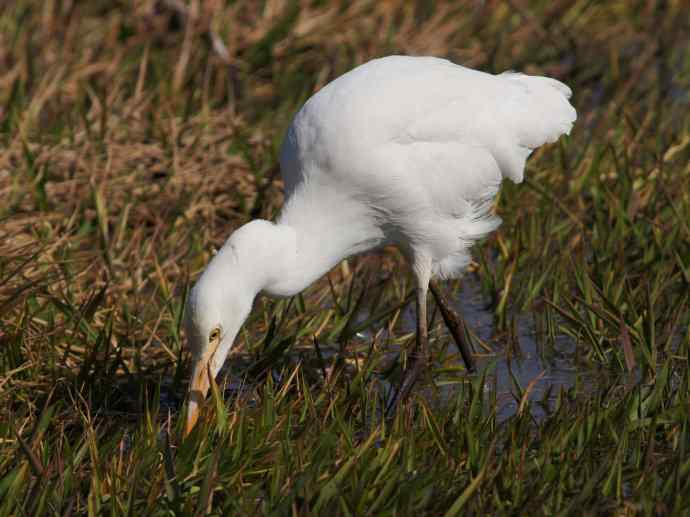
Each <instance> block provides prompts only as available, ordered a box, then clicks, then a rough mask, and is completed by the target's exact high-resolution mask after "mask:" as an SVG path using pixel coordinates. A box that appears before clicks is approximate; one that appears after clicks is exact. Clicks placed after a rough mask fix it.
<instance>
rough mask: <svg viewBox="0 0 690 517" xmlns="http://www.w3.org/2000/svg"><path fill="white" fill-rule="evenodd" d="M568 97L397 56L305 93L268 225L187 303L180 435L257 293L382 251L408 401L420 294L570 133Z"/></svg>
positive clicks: (423, 299) (448, 274)
mask: <svg viewBox="0 0 690 517" xmlns="http://www.w3.org/2000/svg"><path fill="white" fill-rule="evenodd" d="M570 95H571V91H570V89H569V88H568V87H567V86H566V85H565V84H563V83H561V82H559V81H556V80H554V79H550V78H548V77H536V76H529V75H524V74H520V73H514V72H504V73H502V74H499V75H492V74H488V73H484V72H479V71H476V70H471V69H469V68H465V67H463V66H459V65H456V64H454V63H452V62H450V61H447V60H444V59H438V58H434V57H406V56H390V57H385V58H381V59H375V60H373V61H369V62H368V63H365V64H363V65H361V66H358V67H356V68H355V69H353V70H351V71H350V72H348V73H346V74H344V75H343V76H341V77H339V78H337V79H335V80H334V81H333V82H331V83H330V84H328V85H326V86H324V87H323V88H322V89H321V90H320V91H318V92H317V93H316V94H314V95H313V96H312V97H311V98H310V99H309V100H308V101H307V102H306V103H305V104H304V106H303V107H302V108H301V109H300V110H299V112H298V113H297V114H296V115H295V117H294V119H293V120H292V123H291V124H290V127H289V129H288V131H287V134H286V136H285V140H284V142H283V145H282V148H281V151H280V166H281V171H282V176H283V179H284V183H285V204H284V207H283V209H282V212H281V213H280V216H279V217H278V219H277V221H276V222H270V221H266V220H254V221H251V222H249V223H247V224H245V225H244V226H242V227H240V228H239V229H237V230H236V231H235V232H234V233H233V234H232V235H231V236H230V237H229V238H228V240H227V241H226V243H225V244H224V245H223V247H222V248H221V249H220V251H219V252H218V253H217V254H216V255H215V256H214V257H213V259H212V260H211V262H210V263H209V264H208V266H207V267H206V269H205V271H204V272H203V274H202V275H201V277H200V278H199V280H198V282H197V283H196V285H195V286H194V288H193V289H192V290H191V291H190V294H189V297H188V300H187V307H186V321H187V336H188V342H189V346H190V350H191V354H192V360H193V374H192V379H191V382H190V400H189V406H188V414H187V432H189V431H190V430H191V428H192V427H193V426H194V424H195V422H196V419H197V416H198V411H199V405H200V403H201V402H202V401H203V399H204V398H205V396H206V393H207V391H208V388H209V382H210V378H211V377H215V376H216V375H217V373H218V371H219V370H220V368H221V366H222V365H223V362H224V361H225V358H226V357H227V355H228V352H229V350H230V348H231V347H232V345H233V342H234V340H235V337H236V335H237V333H238V332H239V329H240V327H241V326H242V324H243V323H244V321H245V319H246V318H247V316H248V315H249V313H250V310H251V308H252V303H253V300H254V298H255V297H256V296H257V294H258V293H260V292H261V293H265V294H267V295H269V296H273V297H289V296H294V295H296V294H297V293H299V292H301V291H302V290H304V289H305V288H306V287H308V286H309V285H310V284H311V283H313V282H314V281H315V280H317V279H318V278H319V277H321V276H322V275H324V274H325V273H326V272H328V271H329V270H330V269H331V268H333V267H334V266H335V265H336V264H338V263H339V262H340V261H342V260H343V259H345V258H347V257H349V256H351V255H355V254H359V253H363V252H366V251H368V250H372V249H374V248H378V247H380V246H384V245H396V246H397V247H398V248H399V249H400V250H401V251H402V252H403V254H404V255H405V257H406V258H407V259H408V261H409V264H410V266H411V268H412V271H413V273H414V277H415V279H416V286H415V287H416V310H417V340H416V343H415V345H414V351H413V354H412V360H413V364H414V365H415V366H414V367H413V368H409V370H413V371H414V374H413V375H412V376H411V379H407V378H406V381H405V382H404V383H403V389H409V386H411V383H413V382H414V378H415V377H416V374H417V373H418V372H419V370H420V369H421V368H422V367H420V365H422V364H425V363H426V361H427V357H428V350H427V348H428V345H427V292H428V289H429V284H430V281H431V280H432V279H433V278H441V279H445V278H453V277H458V276H459V275H461V274H462V272H463V269H464V268H465V267H466V266H467V264H468V262H469V260H470V254H469V248H470V246H471V245H472V243H473V242H474V241H476V240H477V239H479V238H480V237H482V236H483V235H486V234H487V233H488V232H490V231H492V230H494V229H495V228H496V227H497V226H498V225H499V223H500V219H499V218H498V217H496V216H495V215H493V214H492V213H491V206H492V201H493V199H494V196H495V194H496V191H497V189H498V187H499V184H500V183H501V180H502V179H503V178H504V177H507V178H509V179H511V180H512V181H514V182H516V183H519V182H521V181H522V177H523V171H524V167H525V160H526V159H527V157H528V156H529V154H530V153H531V152H532V150H534V149H535V148H537V147H539V146H541V145H542V144H545V143H547V142H554V141H556V140H557V139H558V138H559V137H560V136H561V135H562V134H567V133H569V132H570V129H571V127H572V125H573V123H574V122H575V119H576V113H575V110H574V109H573V107H572V106H571V105H570V103H569V102H568V98H569V97H570ZM432 287H433V286H432ZM434 290H435V289H434ZM434 294H437V293H436V292H435V293H434ZM406 377H407V376H406ZM406 385H407V387H406Z"/></svg>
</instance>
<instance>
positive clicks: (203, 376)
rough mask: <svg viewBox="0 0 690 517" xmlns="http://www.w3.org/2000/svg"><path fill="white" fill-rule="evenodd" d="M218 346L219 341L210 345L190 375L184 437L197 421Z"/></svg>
mask: <svg viewBox="0 0 690 517" xmlns="http://www.w3.org/2000/svg"><path fill="white" fill-rule="evenodd" d="M218 345H220V340H218V341H216V342H215V343H212V344H211V345H210V346H209V350H208V351H207V352H206V353H205V354H204V355H203V356H202V357H201V358H200V359H199V360H198V361H197V362H196V364H195V365H194V371H193V373H192V380H191V382H190V383H189V405H188V406H187V425H186V426H185V432H184V435H185V436H188V435H189V433H191V432H192V429H194V426H195V425H196V421H197V420H198V419H199V411H200V409H201V404H202V403H203V402H204V400H205V399H206V394H207V393H208V389H209V387H210V386H211V376H212V375H213V374H212V373H211V364H212V359H213V356H214V355H215V353H216V350H217V349H218Z"/></svg>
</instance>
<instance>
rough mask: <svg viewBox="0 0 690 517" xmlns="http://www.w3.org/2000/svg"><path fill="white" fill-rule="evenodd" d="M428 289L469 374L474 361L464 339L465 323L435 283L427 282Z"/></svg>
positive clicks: (473, 368)
mask: <svg viewBox="0 0 690 517" xmlns="http://www.w3.org/2000/svg"><path fill="white" fill-rule="evenodd" d="M429 289H431V293H432V294H433V295H434V299H435V300H436V304H437V305H438V308H439V309H440V311H441V316H443V321H445V322H446V327H448V330H450V333H451V334H452V335H453V339H455V343H456V344H457V345H458V349H459V350H460V355H462V359H463V361H465V367H466V368H467V369H468V370H469V371H470V372H474V371H476V369H475V365H474V359H472V355H471V353H470V344H469V343H468V342H467V340H466V339H465V321H464V320H463V319H462V317H461V316H460V315H459V314H458V313H457V312H455V311H454V310H453V308H452V307H451V306H450V304H449V303H448V300H446V298H445V297H444V296H443V293H442V292H441V289H439V287H438V285H437V284H436V282H433V281H431V282H429Z"/></svg>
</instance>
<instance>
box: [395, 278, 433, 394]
mask: <svg viewBox="0 0 690 517" xmlns="http://www.w3.org/2000/svg"><path fill="white" fill-rule="evenodd" d="M427 291H428V288H427V286H425V285H419V286H418V287H417V340H416V343H415V347H414V349H413V350H412V354H411V358H410V359H411V364H409V365H408V366H407V369H406V370H405V375H404V377H403V380H402V383H401V385H400V389H399V390H398V393H397V395H396V397H395V400H394V401H393V405H395V404H400V403H402V402H404V401H405V400H406V399H407V397H408V396H409V395H410V391H411V390H412V387H413V386H414V384H415V382H417V379H418V378H419V376H420V375H421V373H422V372H423V371H424V370H425V369H426V368H427V366H428V363H429V333H428V330H427V318H426V316H427V315H426V296H427Z"/></svg>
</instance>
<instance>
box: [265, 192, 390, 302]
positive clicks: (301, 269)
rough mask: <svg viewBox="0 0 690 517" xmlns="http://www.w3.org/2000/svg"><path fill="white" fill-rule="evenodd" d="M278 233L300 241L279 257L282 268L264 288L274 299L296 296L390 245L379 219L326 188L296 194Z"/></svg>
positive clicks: (358, 204)
mask: <svg viewBox="0 0 690 517" xmlns="http://www.w3.org/2000/svg"><path fill="white" fill-rule="evenodd" d="M276 228H277V229H278V230H279V231H281V232H285V233H287V234H291V235H292V236H293V237H294V238H293V239H291V240H290V246H288V247H284V248H283V249H282V250H280V252H279V253H275V254H274V256H275V257H276V263H275V264H274V265H272V266H271V267H274V268H275V272H276V273H277V274H273V275H271V278H272V281H271V282H269V283H267V284H266V285H265V286H264V288H263V291H264V292H265V293H267V294H269V295H271V296H281V297H283V296H294V295H295V294H297V293H299V292H301V291H303V290H304V289H306V288H307V287H309V285H311V284H312V283H313V282H315V281H316V280H318V279H319V278H320V277H322V276H323V275H324V274H326V273H327V272H328V271H329V270H331V269H332V268H333V267H334V266H336V265H337V264H338V263H339V262H340V261H342V260H343V259H345V258H347V257H350V256H352V255H355V254H357V253H363V252H365V251H367V250H370V249H372V248H375V247H377V246H379V245H381V244H382V243H383V241H384V235H383V232H382V231H381V230H380V229H379V228H378V226H377V224H376V220H375V218H374V217H372V216H371V214H370V213H368V212H366V210H365V209H364V208H363V205H362V204H360V203H358V202H356V201H354V200H352V199H347V198H345V197H344V196H343V195H340V194H339V193H337V192H334V191H331V190H326V189H324V188H318V189H316V188H314V189H311V188H309V187H303V188H300V189H298V190H297V191H296V192H294V193H293V194H292V196H291V197H290V199H289V200H288V201H287V203H286V205H285V207H284V208H283V211H282V213H281V215H280V217H279V218H278V221H277V222H276ZM282 242H283V243H284V242H285V240H283V241H282ZM283 246H285V245H284V244H283ZM293 246H294V247H293Z"/></svg>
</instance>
